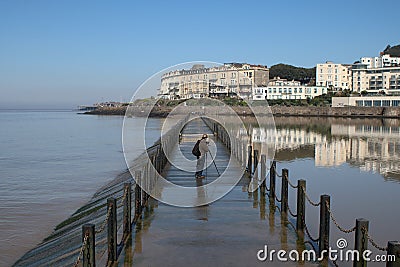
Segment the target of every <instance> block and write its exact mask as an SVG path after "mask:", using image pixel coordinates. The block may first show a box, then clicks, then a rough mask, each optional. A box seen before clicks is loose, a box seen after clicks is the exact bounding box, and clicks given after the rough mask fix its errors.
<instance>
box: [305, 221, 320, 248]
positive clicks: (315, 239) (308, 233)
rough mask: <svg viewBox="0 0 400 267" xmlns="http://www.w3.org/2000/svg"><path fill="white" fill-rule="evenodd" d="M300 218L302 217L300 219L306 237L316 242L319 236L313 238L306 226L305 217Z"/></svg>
mask: <svg viewBox="0 0 400 267" xmlns="http://www.w3.org/2000/svg"><path fill="white" fill-rule="evenodd" d="M301 219H302V221H303V225H304V229H305V230H306V233H307V236H308V238H310V239H311V240H312V241H314V242H318V241H319V238H313V237H312V236H311V234H310V232H309V231H308V227H307V224H306V221H305V218H304V217H302V218H301Z"/></svg>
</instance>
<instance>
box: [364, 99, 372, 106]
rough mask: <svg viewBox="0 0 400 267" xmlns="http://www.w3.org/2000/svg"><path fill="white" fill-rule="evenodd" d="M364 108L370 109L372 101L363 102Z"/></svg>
mask: <svg viewBox="0 0 400 267" xmlns="http://www.w3.org/2000/svg"><path fill="white" fill-rule="evenodd" d="M364 106H365V107H372V100H365V101H364Z"/></svg>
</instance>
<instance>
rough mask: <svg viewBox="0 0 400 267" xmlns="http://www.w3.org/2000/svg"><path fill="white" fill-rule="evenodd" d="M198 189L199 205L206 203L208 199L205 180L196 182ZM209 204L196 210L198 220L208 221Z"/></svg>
mask: <svg viewBox="0 0 400 267" xmlns="http://www.w3.org/2000/svg"><path fill="white" fill-rule="evenodd" d="M196 187H197V205H199V203H205V201H206V200H207V199H206V197H207V196H206V192H205V190H204V187H203V180H202V179H197V180H196ZM207 209H208V204H204V205H201V206H200V205H199V206H197V207H196V208H195V214H196V219H197V220H202V221H208V212H207Z"/></svg>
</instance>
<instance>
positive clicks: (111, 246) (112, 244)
mask: <svg viewBox="0 0 400 267" xmlns="http://www.w3.org/2000/svg"><path fill="white" fill-rule="evenodd" d="M107 207H108V209H111V212H110V217H109V218H108V236H107V241H108V262H115V261H116V260H117V200H116V199H115V198H113V197H111V198H109V199H107Z"/></svg>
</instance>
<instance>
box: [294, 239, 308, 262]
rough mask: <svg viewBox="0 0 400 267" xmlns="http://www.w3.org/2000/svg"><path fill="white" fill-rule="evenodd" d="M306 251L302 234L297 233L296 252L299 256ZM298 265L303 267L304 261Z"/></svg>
mask: <svg viewBox="0 0 400 267" xmlns="http://www.w3.org/2000/svg"><path fill="white" fill-rule="evenodd" d="M305 249H306V245H305V243H304V232H301V231H297V239H296V250H297V252H298V253H299V255H302V253H303V251H304V250H305ZM298 264H299V265H304V261H302V260H301V257H300V261H299V262H298Z"/></svg>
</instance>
